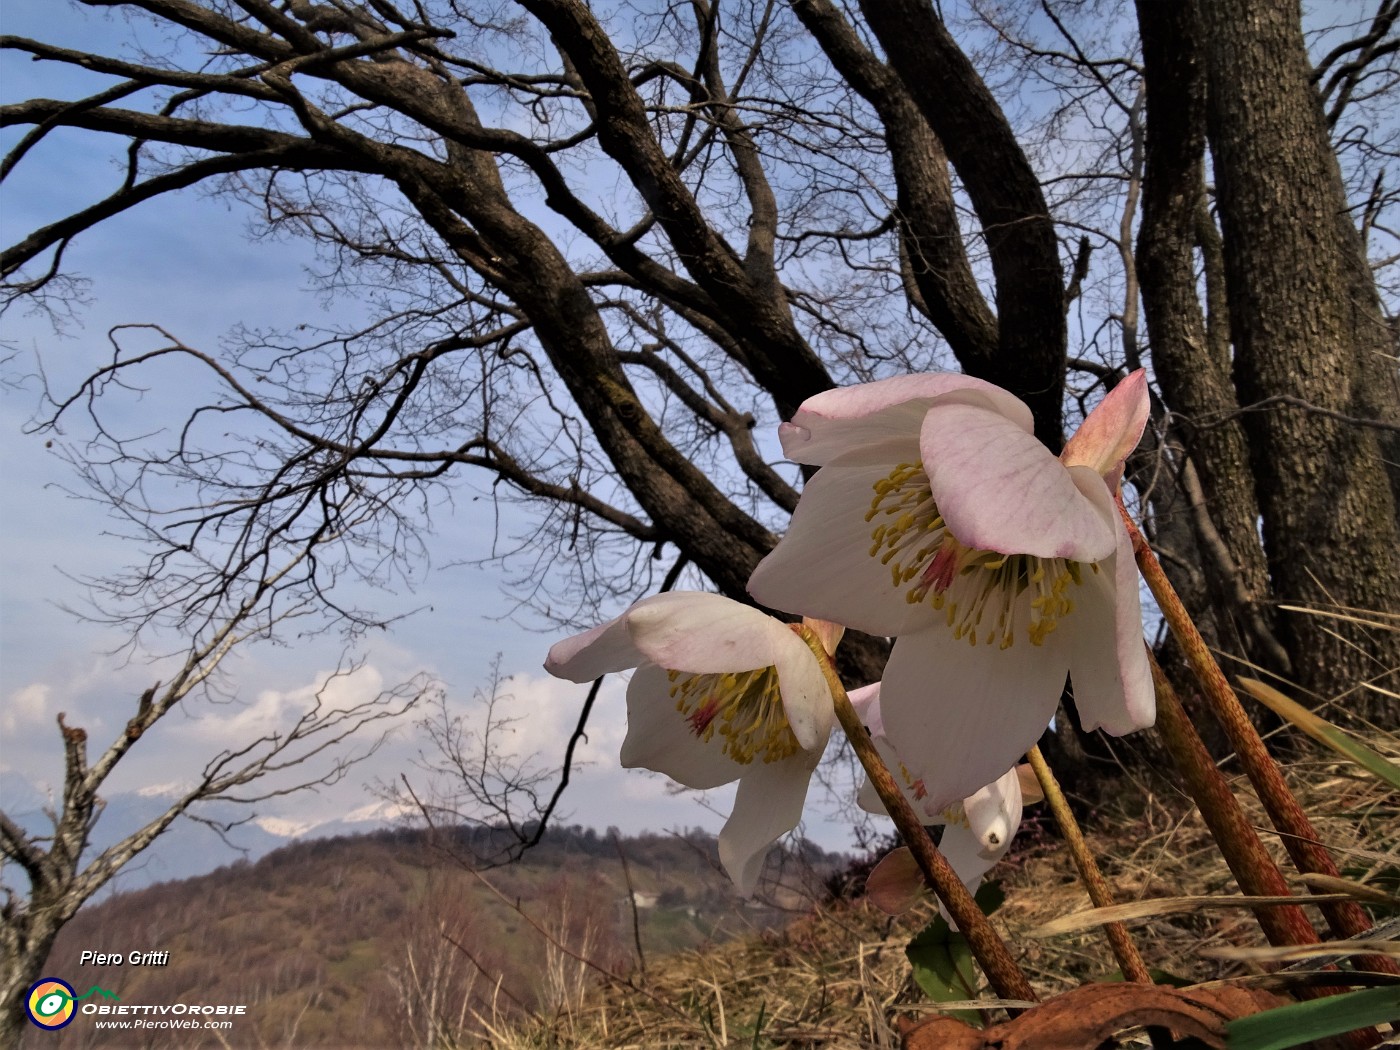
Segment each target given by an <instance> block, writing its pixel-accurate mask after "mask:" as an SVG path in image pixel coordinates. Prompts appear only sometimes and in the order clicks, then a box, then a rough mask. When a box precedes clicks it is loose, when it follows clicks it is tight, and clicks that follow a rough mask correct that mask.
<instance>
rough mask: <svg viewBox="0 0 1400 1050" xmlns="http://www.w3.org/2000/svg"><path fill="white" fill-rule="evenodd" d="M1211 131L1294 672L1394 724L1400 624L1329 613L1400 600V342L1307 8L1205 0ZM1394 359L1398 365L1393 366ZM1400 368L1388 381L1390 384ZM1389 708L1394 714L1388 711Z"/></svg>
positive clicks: (1238, 341) (1237, 367) (1254, 452)
mask: <svg viewBox="0 0 1400 1050" xmlns="http://www.w3.org/2000/svg"><path fill="white" fill-rule="evenodd" d="M1201 10H1202V13H1203V16H1204V25H1205V30H1206V32H1205V34H1204V54H1205V58H1206V65H1207V69H1208V71H1209V89H1208V97H1209V101H1208V128H1209V136H1210V145H1211V152H1212V157H1213V160H1214V170H1215V181H1216V187H1217V193H1218V198H1217V199H1218V204H1219V212H1220V223H1221V228H1222V232H1223V236H1224V259H1225V269H1226V277H1227V281H1228V286H1229V291H1228V294H1229V309H1230V324H1231V335H1232V337H1233V341H1234V350H1235V357H1234V380H1235V387H1236V391H1237V395H1238V398H1239V401H1240V404H1241V407H1242V408H1243V410H1244V416H1243V421H1244V427H1245V431H1246V433H1247V434H1248V436H1249V444H1250V461H1251V463H1252V465H1253V471H1254V479H1255V488H1256V493H1257V496H1258V500H1259V507H1260V511H1261V513H1262V517H1263V533H1264V542H1265V548H1266V550H1267V553H1268V564H1269V571H1270V574H1271V577H1272V582H1273V595H1274V598H1275V601H1277V602H1278V603H1280V604H1297V605H1306V606H1310V607H1313V608H1316V609H1318V610H1322V612H1321V614H1306V613H1284V614H1282V615H1281V617H1280V634H1281V639H1282V641H1283V644H1284V645H1285V647H1286V648H1287V650H1288V654H1289V657H1290V659H1291V662H1292V673H1293V677H1294V678H1295V679H1296V680H1297V682H1298V683H1299V684H1300V685H1302V686H1303V687H1304V688H1306V689H1308V690H1310V691H1311V692H1313V693H1314V694H1315V695H1317V696H1318V697H1321V698H1331V697H1334V696H1337V695H1340V694H1348V693H1350V694H1353V695H1352V696H1349V697H1348V702H1349V703H1352V704H1354V705H1355V706H1356V708H1357V710H1358V711H1361V712H1363V713H1369V714H1373V715H1376V716H1379V717H1380V719H1382V720H1384V721H1388V722H1390V723H1391V724H1393V723H1394V718H1395V716H1394V712H1393V704H1392V703H1391V702H1390V701H1389V700H1388V699H1386V698H1384V697H1383V696H1381V695H1380V694H1377V693H1374V692H1369V691H1368V690H1366V689H1365V688H1364V687H1363V685H1362V683H1365V682H1373V683H1376V684H1377V685H1381V686H1383V687H1387V688H1391V689H1393V688H1394V686H1395V682H1396V678H1397V672H1400V631H1396V630H1394V629H1391V630H1377V629H1368V628H1366V627H1364V626H1361V625H1358V624H1355V623H1352V622H1348V621H1346V620H1341V619H1338V618H1335V617H1331V616H1328V615H1326V611H1327V610H1338V609H1341V610H1348V611H1353V612H1359V613H1360V615H1363V616H1364V615H1365V611H1367V610H1370V611H1374V612H1379V613H1382V614H1388V615H1393V614H1394V613H1395V612H1396V611H1397V610H1400V524H1397V521H1396V506H1395V499H1394V495H1393V493H1392V490H1391V487H1390V484H1389V482H1388V478H1387V471H1386V467H1385V461H1384V457H1383V455H1382V450H1381V441H1380V438H1379V436H1378V429H1377V428H1375V427H1373V426H1370V425H1368V424H1367V420H1368V419H1375V418H1376V417H1377V416H1381V417H1383V418H1394V412H1395V405H1394V400H1393V397H1391V393H1393V390H1394V386H1393V383H1394V378H1393V369H1394V358H1393V356H1389V355H1393V353H1394V347H1393V346H1390V345H1387V344H1386V342H1385V340H1384V338H1383V334H1384V333H1385V331H1386V328H1385V325H1384V323H1383V320H1382V318H1381V316H1380V311H1379V309H1378V306H1377V301H1376V298H1375V293H1374V290H1370V291H1366V292H1363V291H1362V290H1361V289H1360V287H1359V285H1360V283H1361V282H1360V281H1359V280H1358V279H1357V275H1358V273H1360V272H1361V271H1363V270H1364V269H1365V265H1366V264H1365V260H1364V259H1361V258H1358V254H1359V252H1360V241H1359V238H1358V237H1357V236H1356V234H1355V230H1354V229H1353V228H1352V227H1351V224H1350V222H1349V220H1348V215H1347V203H1346V198H1345V194H1344V190H1343V186H1342V180H1341V174H1340V169H1339V168H1338V165H1337V160H1336V156H1335V154H1334V153H1333V151H1332V148H1331V145H1330V143H1329V140H1328V136H1327V126H1326V121H1325V118H1324V115H1323V113H1322V108H1321V105H1320V102H1319V100H1318V97H1317V95H1316V93H1315V92H1314V90H1313V88H1312V86H1311V85H1310V83H1309V80H1308V74H1309V64H1308V58H1307V52H1306V50H1305V47H1304V41H1303V35H1302V28H1301V23H1300V15H1299V10H1298V7H1297V5H1296V4H1295V3H1289V2H1287V0H1218V2H1213V3H1208V4H1203V5H1202V7H1201ZM1383 362H1384V363H1385V367H1386V368H1388V369H1390V373H1389V375H1388V376H1387V375H1386V373H1385V371H1384V370H1383V368H1382V367H1381V365H1382V363H1383ZM1387 379H1388V381H1387ZM1387 709H1389V714H1387Z"/></svg>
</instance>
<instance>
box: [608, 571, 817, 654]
mask: <svg viewBox="0 0 1400 1050" xmlns="http://www.w3.org/2000/svg"><path fill="white" fill-rule="evenodd" d="M622 618H623V620H624V621H625V622H626V624H627V632H628V634H629V636H630V637H631V639H632V644H633V645H635V646H636V648H637V650H638V651H639V652H641V653H643V654H645V656H646V658H647V659H648V660H649V661H651V662H652V663H654V664H658V665H659V666H661V667H666V668H669V669H670V670H673V671H689V672H692V673H701V672H713V671H721V672H723V671H752V670H753V669H755V668H758V667H770V666H772V665H773V663H774V654H775V648H776V647H777V646H779V645H781V644H783V642H784V641H785V640H786V639H789V638H792V637H794V636H793V634H792V631H791V630H790V629H789V628H788V626H787V625H786V624H784V623H783V622H782V621H780V620H775V619H774V618H773V617H771V616H769V615H768V614H767V613H763V612H760V611H759V610H757V609H755V608H752V607H751V606H748V605H744V604H742V603H740V602H736V601H734V600H733V599H731V598H726V597H724V596H723V595H719V594H706V593H703V592H698V591H667V592H665V593H662V594H655V595H652V596H651V597H650V598H643V599H642V600H641V601H639V602H637V604H636V605H634V606H632V608H631V609H629V610H627V612H626V613H624V614H623V617H622ZM798 644H799V645H800V644H802V643H801V642H800V641H799V642H798ZM803 648H804V649H805V648H806V647H805V646H803Z"/></svg>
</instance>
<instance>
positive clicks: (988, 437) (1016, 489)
mask: <svg viewBox="0 0 1400 1050" xmlns="http://www.w3.org/2000/svg"><path fill="white" fill-rule="evenodd" d="M919 448H920V451H921V454H922V456H923V463H924V469H925V470H926V471H927V473H928V478H929V488H930V490H931V491H932V492H933V498H934V501H935V502H936V503H937V504H938V510H939V513H941V514H942V515H943V520H944V521H945V522H947V524H948V528H949V529H950V530H951V531H952V533H953V535H954V536H956V537H957V538H958V539H959V540H961V541H962V542H963V543H965V544H967V546H969V547H975V548H979V549H981V550H992V551H1000V552H1001V553H1003V554H1034V555H1037V556H1039V557H1042V558H1071V559H1073V560H1075V561H1089V562H1092V561H1098V560H1099V559H1100V558H1106V557H1108V556H1109V555H1110V554H1112V553H1113V530H1112V526H1111V523H1110V522H1107V521H1105V520H1104V515H1103V513H1102V511H1101V509H1100V508H1099V507H1098V506H1096V505H1095V504H1094V502H1093V501H1091V500H1090V499H1088V498H1086V496H1085V495H1084V493H1083V492H1082V491H1081V489H1080V486H1079V485H1077V484H1076V483H1075V481H1074V480H1073V477H1072V474H1071V471H1070V470H1068V469H1066V468H1065V466H1064V465H1063V464H1062V463H1061V462H1060V461H1059V460H1058V459H1056V458H1055V457H1054V456H1053V455H1051V453H1050V450H1049V449H1048V448H1046V447H1045V446H1044V445H1042V444H1041V443H1040V442H1039V441H1038V440H1036V438H1035V436H1034V435H1032V434H1028V433H1026V432H1025V431H1024V430H1022V429H1021V428H1020V427H1018V426H1016V425H1015V424H1013V423H1012V422H1010V421H1009V420H1007V419H1006V418H1005V417H1004V416H1002V415H1000V414H999V413H997V412H993V411H991V410H989V409H986V408H981V407H978V406H976V405H968V404H959V403H956V402H953V401H949V402H946V403H945V402H940V403H939V404H937V405H934V406H933V407H932V408H930V409H929V411H928V415H927V416H926V417H925V418H924V425H923V429H922V431H921V434H920V441H919ZM1074 470H1081V471H1086V472H1088V473H1089V474H1093V471H1091V470H1089V468H1087V467H1076V468H1074ZM1094 477H1096V478H1097V477H1098V476H1097V475H1094ZM1098 480H1099V483H1100V485H1101V486H1102V479H1101V478H1100V479H1098ZM1106 491H1107V489H1106V488H1105V492H1106Z"/></svg>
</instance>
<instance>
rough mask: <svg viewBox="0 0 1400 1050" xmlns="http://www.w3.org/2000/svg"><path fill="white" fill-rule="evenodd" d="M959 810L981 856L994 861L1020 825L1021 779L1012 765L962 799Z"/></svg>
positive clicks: (1006, 848)
mask: <svg viewBox="0 0 1400 1050" xmlns="http://www.w3.org/2000/svg"><path fill="white" fill-rule="evenodd" d="M963 812H964V813H966V814H967V822H968V825H969V831H970V832H971V833H972V837H973V838H974V839H976V840H977V842H978V843H979V846H978V852H979V854H980V855H981V857H982V858H983V859H984V860H987V861H990V862H991V863H993V864H995V863H996V862H997V860H999V859H1000V858H1001V856H1002V855H1003V854H1004V853H1005V852H1006V851H1007V850H1008V849H1010V848H1011V839H1012V838H1013V837H1014V836H1015V834H1016V831H1017V829H1018V828H1020V826H1021V780H1020V777H1019V776H1017V773H1016V770H1015V769H1014V768H1012V769H1009V770H1007V771H1006V772H1005V773H1003V774H1002V775H1001V776H1000V777H998V778H997V779H996V780H994V781H992V782H991V783H990V784H988V785H987V786H986V787H984V788H980V789H979V790H977V791H974V792H973V793H972V794H971V795H969V796H968V797H967V798H965V799H963Z"/></svg>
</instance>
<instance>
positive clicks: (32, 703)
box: [0, 682, 52, 740]
mask: <svg viewBox="0 0 1400 1050" xmlns="http://www.w3.org/2000/svg"><path fill="white" fill-rule="evenodd" d="M50 692H52V690H51V689H50V688H49V687H48V686H47V685H45V684H44V683H43V682H31V683H30V684H29V685H26V686H25V687H24V688H22V689H16V690H15V691H14V692H13V693H11V694H10V695H9V697H8V698H7V699H6V700H5V708H4V710H3V711H0V732H3V733H4V735H5V736H7V737H9V738H10V739H11V740H16V739H17V736H18V734H19V733H21V732H23V731H24V730H26V729H29V728H31V727H37V726H38V725H39V724H40V723H42V722H44V721H46V720H47V719H46V717H45V716H46V712H47V711H48V705H49V693H50Z"/></svg>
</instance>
